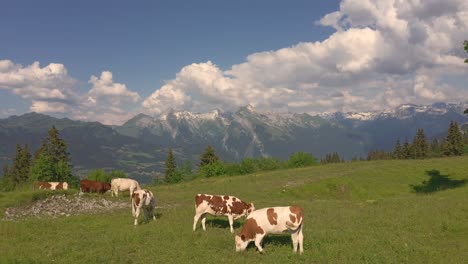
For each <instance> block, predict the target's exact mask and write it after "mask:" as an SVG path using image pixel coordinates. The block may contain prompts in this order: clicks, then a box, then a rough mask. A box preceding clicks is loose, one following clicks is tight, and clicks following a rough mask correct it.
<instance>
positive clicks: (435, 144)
mask: <svg viewBox="0 0 468 264" xmlns="http://www.w3.org/2000/svg"><path fill="white" fill-rule="evenodd" d="M431 152H432V155H433V156H439V155H440V144H439V140H437V138H434V139H433V140H432V142H431Z"/></svg>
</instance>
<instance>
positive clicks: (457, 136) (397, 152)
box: [367, 121, 468, 160]
mask: <svg viewBox="0 0 468 264" xmlns="http://www.w3.org/2000/svg"><path fill="white" fill-rule="evenodd" d="M464 137H465V138H464ZM467 139H468V138H467V136H466V135H465V136H464V135H463V134H462V132H461V131H460V128H459V127H458V123H457V122H453V121H452V122H450V125H449V128H448V132H447V136H446V137H444V138H442V139H440V140H439V139H437V138H434V139H433V140H432V141H431V142H430V143H429V141H428V140H427V138H426V136H425V134H424V130H423V129H422V128H420V129H418V131H417V132H416V135H415V136H414V139H413V141H412V142H409V141H408V138H405V141H404V142H403V144H401V142H400V139H398V140H397V141H396V144H395V147H394V149H393V151H390V152H386V151H383V150H373V151H369V153H368V155H367V160H385V159H424V158H428V157H442V156H460V155H463V153H464V152H465V142H464V141H467Z"/></svg>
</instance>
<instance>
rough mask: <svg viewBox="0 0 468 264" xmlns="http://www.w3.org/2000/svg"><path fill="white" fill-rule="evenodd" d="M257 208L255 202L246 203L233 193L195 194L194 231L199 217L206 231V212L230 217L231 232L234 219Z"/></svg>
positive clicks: (232, 231)
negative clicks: (232, 194)
mask: <svg viewBox="0 0 468 264" xmlns="http://www.w3.org/2000/svg"><path fill="white" fill-rule="evenodd" d="M253 210H255V207H254V205H253V203H250V204H248V203H245V202H243V201H242V200H241V199H239V198H237V197H235V196H231V195H211V194H197V195H196V196H195V216H194V217H193V231H195V230H196V229H197V223H198V219H200V217H201V218H202V220H201V223H202V227H203V231H206V226H205V221H206V214H210V215H214V216H221V215H225V216H227V217H228V220H229V226H230V228H231V233H234V228H233V227H232V225H233V223H234V220H237V219H239V218H241V217H243V216H245V215H248V214H249V213H250V212H252V211H253Z"/></svg>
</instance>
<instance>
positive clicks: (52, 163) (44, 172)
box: [30, 126, 77, 182]
mask: <svg viewBox="0 0 468 264" xmlns="http://www.w3.org/2000/svg"><path fill="white" fill-rule="evenodd" d="M30 174H31V179H32V180H44V181H47V180H50V181H67V182H68V181H73V182H76V181H77V179H76V177H74V176H73V175H72V166H71V164H70V153H68V151H67V144H66V143H65V141H64V140H63V139H61V138H60V136H59V132H58V130H57V129H56V128H55V126H52V127H51V128H50V129H49V131H48V134H47V137H46V138H45V139H43V140H42V143H41V147H40V148H39V149H38V150H37V151H36V153H35V154H34V162H33V166H32V168H31V173H30Z"/></svg>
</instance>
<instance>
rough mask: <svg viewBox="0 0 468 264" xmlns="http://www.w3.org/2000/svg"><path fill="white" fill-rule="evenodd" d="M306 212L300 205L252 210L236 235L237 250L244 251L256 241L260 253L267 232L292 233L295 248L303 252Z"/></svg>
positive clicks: (295, 250)
mask: <svg viewBox="0 0 468 264" xmlns="http://www.w3.org/2000/svg"><path fill="white" fill-rule="evenodd" d="M303 219H304V214H303V213H302V209H301V208H300V207H298V206H286V207H271V208H263V209H259V210H256V211H254V212H252V213H251V214H250V215H249V216H248V217H247V220H246V221H245V224H244V227H243V228H242V230H241V232H240V233H239V234H238V235H236V238H235V242H236V251H237V252H239V251H244V250H245V249H246V248H247V245H248V244H249V243H250V241H255V246H257V249H258V251H259V252H260V253H262V252H263V248H262V246H261V243H262V240H263V237H264V236H265V235H267V234H280V233H283V232H288V233H290V234H291V239H292V243H293V250H294V252H297V248H298V246H299V251H300V253H301V254H302V252H303V251H304V248H303V240H304V236H303V235H302V227H303Z"/></svg>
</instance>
